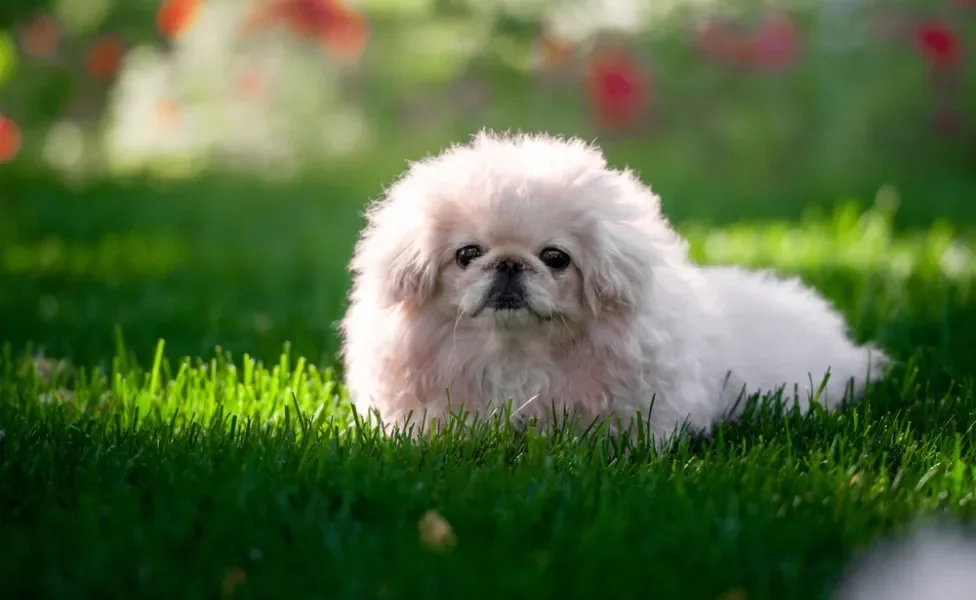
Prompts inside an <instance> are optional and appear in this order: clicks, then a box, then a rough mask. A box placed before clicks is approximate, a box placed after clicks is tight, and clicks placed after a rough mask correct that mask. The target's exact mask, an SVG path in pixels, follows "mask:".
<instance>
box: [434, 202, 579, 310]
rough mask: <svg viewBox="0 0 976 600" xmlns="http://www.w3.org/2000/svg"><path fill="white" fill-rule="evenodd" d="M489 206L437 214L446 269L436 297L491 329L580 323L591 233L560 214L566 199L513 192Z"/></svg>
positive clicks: (440, 251) (442, 264) (439, 248)
mask: <svg viewBox="0 0 976 600" xmlns="http://www.w3.org/2000/svg"><path fill="white" fill-rule="evenodd" d="M486 204H488V203H484V202H475V203H470V202H469V203H468V206H469V208H468V209H467V210H464V209H462V208H461V207H460V206H456V207H454V208H453V209H452V210H451V214H449V215H440V216H436V217H434V218H435V219H436V221H435V223H433V226H434V229H436V230H437V231H438V232H439V239H438V240H437V242H436V246H437V248H436V255H437V256H438V257H439V258H440V261H439V262H440V269H439V273H438V279H439V281H438V285H436V286H435V290H434V297H433V298H432V299H431V301H432V302H433V303H434V304H435V305H436V306H437V307H438V308H440V309H441V310H442V311H443V312H444V313H445V314H449V315H454V316H456V317H457V318H458V319H460V320H461V321H465V322H470V323H472V324H475V325H481V326H485V327H503V328H510V327H520V328H521V327H526V326H530V325H532V324H534V323H545V322H547V321H550V320H553V319H556V320H559V321H560V322H572V321H575V320H577V319H578V318H579V316H580V315H581V314H582V313H583V311H584V306H583V303H584V298H583V274H582V270H581V269H582V267H583V265H584V263H585V261H586V260H587V250H586V248H585V243H584V239H583V236H580V235H577V234H576V233H575V232H574V231H572V230H571V229H569V228H567V227H565V220H563V219H560V218H559V214H558V207H559V206H560V202H558V201H557V200H555V199H550V198H545V197H541V196H535V197H534V198H526V197H524V196H520V195H519V194H517V193H516V192H515V191H512V193H511V195H507V196H506V195H505V194H502V195H501V196H500V197H499V198H498V201H497V202H493V203H490V204H492V205H493V206H487V205H486ZM559 223H563V226H560V225H559Z"/></svg>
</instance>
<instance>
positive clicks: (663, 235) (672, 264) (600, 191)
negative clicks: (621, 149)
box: [342, 134, 887, 440]
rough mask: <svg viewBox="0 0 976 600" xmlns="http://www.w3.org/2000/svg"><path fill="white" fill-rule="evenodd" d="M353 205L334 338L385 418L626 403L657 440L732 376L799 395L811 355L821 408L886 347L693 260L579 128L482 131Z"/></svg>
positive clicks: (360, 394) (634, 184)
mask: <svg viewBox="0 0 976 600" xmlns="http://www.w3.org/2000/svg"><path fill="white" fill-rule="evenodd" d="M369 221H370V223H369V226H368V227H367V229H366V230H365V231H364V234H363V237H362V238H361V240H360V242H359V244H358V245H357V249H356V255H355V257H354V259H353V262H352V269H353V271H354V285H353V291H352V294H351V304H350V307H349V310H348V312H347V315H346V317H345V319H344V320H343V323H342V330H343V333H344V338H345V343H344V348H343V354H344V359H345V368H346V381H347V385H348V387H349V391H350V394H351V396H352V398H353V401H354V403H355V405H356V407H357V409H358V410H359V411H360V412H362V413H366V412H367V411H372V410H376V411H377V412H378V413H379V416H380V418H381V419H382V420H383V421H384V422H386V423H397V424H400V425H402V424H404V423H405V422H406V421H407V420H408V419H412V422H414V423H417V424H420V423H421V422H429V421H430V420H431V419H433V418H437V419H439V420H440V421H441V422H443V421H444V420H445V418H446V417H447V416H448V411H449V410H451V411H458V410H460V409H462V408H463V409H464V411H465V412H466V413H468V414H478V415H481V416H485V415H486V414H489V413H492V412H496V411H498V410H499V409H500V408H501V407H502V406H504V404H505V403H506V402H507V401H509V400H510V401H511V402H512V410H513V413H514V415H515V416H516V417H517V418H519V419H529V418H532V417H535V418H537V419H538V421H539V422H540V423H541V424H546V423H548V422H550V421H551V419H552V418H553V417H554V416H561V415H563V414H565V413H569V414H572V415H574V416H575V417H577V418H578V419H580V421H581V422H582V423H584V424H587V423H588V422H589V421H592V420H595V419H600V418H604V417H612V418H613V419H614V420H618V419H619V420H620V422H622V423H624V424H626V423H628V422H630V419H631V418H632V417H635V416H637V415H638V414H640V416H641V419H642V420H643V421H644V422H645V424H648V425H649V431H650V432H651V433H652V434H654V435H655V436H656V438H657V439H659V440H661V439H663V438H665V437H666V436H668V435H669V434H670V433H671V432H673V431H674V430H675V429H676V428H678V427H680V426H681V425H682V424H685V423H687V424H688V425H689V426H691V427H693V428H696V429H701V428H706V427H708V426H709V425H711V424H712V423H713V422H714V421H715V420H716V419H719V418H721V417H722V416H723V414H725V413H726V412H727V411H728V410H729V409H730V408H731V407H732V406H733V405H734V404H735V402H736V401H737V400H739V399H740V398H741V397H742V396H743V393H744V394H745V395H749V394H754V393H761V392H771V391H775V389H777V388H780V387H784V386H785V388H786V397H787V398H793V395H794V391H796V392H798V393H797V396H796V397H797V399H798V400H799V402H800V403H801V406H804V405H805V404H807V403H808V400H809V398H810V396H811V394H813V393H814V392H815V391H816V390H817V388H818V387H819V386H820V383H821V381H822V380H823V378H824V376H825V375H826V373H827V371H828V369H829V371H830V379H829V381H828V384H827V386H826V388H825V390H824V394H823V396H822V397H821V402H822V403H824V404H826V405H827V406H828V407H833V406H836V405H837V404H838V403H839V402H840V401H841V400H842V399H843V398H844V396H845V392H846V391H847V390H848V386H851V385H852V383H853V388H854V392H855V393H858V392H860V390H862V389H863V387H864V385H865V383H866V382H867V381H868V380H869V379H871V378H873V377H875V376H877V374H879V373H881V370H880V369H879V368H878V367H880V366H882V365H883V364H885V363H886V362H887V359H886V358H885V357H884V356H883V355H882V354H881V353H880V352H877V351H872V350H871V349H869V348H866V347H859V346H856V345H855V344H854V343H853V342H851V341H850V340H849V339H848V338H847V336H846V333H845V326H844V323H843V321H842V319H841V317H840V316H839V315H838V314H837V313H836V312H834V311H833V310H832V309H831V308H830V307H829V305H828V304H827V303H826V302H825V301H824V300H823V299H822V298H820V297H819V296H817V295H816V294H815V293H814V292H812V291H810V290H809V289H807V288H804V287H803V286H802V285H801V284H800V283H799V282H798V281H795V280H794V281H786V280H781V279H778V278H776V277H774V276H772V275H770V274H766V273H757V272H748V271H744V270H741V269H738V268H734V267H708V268H699V267H697V266H695V265H694V264H692V263H691V262H690V261H689V259H688V256H687V251H686V247H685V244H684V242H683V241H682V240H681V239H680V238H679V237H678V236H677V235H676V234H675V233H674V231H673V230H672V229H671V228H670V226H669V225H668V223H667V221H666V219H665V218H664V217H663V215H661V214H660V211H659V202H658V199H657V197H656V196H654V195H653V194H652V193H651V192H650V190H648V189H647V188H646V187H645V186H643V185H642V184H641V183H640V182H638V181H637V180H636V178H634V177H633V176H632V175H631V174H630V173H629V172H620V171H614V170H611V169H609V168H608V167H607V166H606V164H605V161H604V159H603V158H602V156H601V155H600V154H599V152H597V151H595V150H593V149H592V148H589V147H587V146H586V145H584V144H582V143H581V142H578V141H568V142H567V141H562V140H557V139H554V138H550V137H547V136H518V137H504V136H501V137H499V136H493V135H488V134H481V135H479V136H478V137H477V138H476V139H475V141H474V142H473V143H472V144H470V145H468V146H461V147H455V148H452V149H450V150H448V151H447V152H445V153H444V154H442V155H440V156H438V157H435V158H433V159H430V160H427V161H424V162H421V163H417V164H415V165H413V166H412V167H411V169H410V170H409V171H408V173H407V174H406V176H405V177H404V178H403V179H401V180H400V181H399V182H398V183H397V184H396V185H394V186H393V187H392V188H391V189H390V190H389V192H388V193H387V195H386V197H385V198H384V199H383V200H381V201H380V202H378V203H376V204H375V205H374V206H373V207H372V208H371V210H370V213H369ZM869 368H870V372H869ZM652 401H653V411H652V412H650V415H649V414H648V413H649V411H650V409H651V405H652Z"/></svg>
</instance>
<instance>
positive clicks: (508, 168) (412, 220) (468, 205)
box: [352, 134, 670, 330]
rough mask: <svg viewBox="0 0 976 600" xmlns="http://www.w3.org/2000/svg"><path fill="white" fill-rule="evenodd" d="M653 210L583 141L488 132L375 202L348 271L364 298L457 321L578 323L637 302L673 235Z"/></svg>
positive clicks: (637, 187)
mask: <svg viewBox="0 0 976 600" xmlns="http://www.w3.org/2000/svg"><path fill="white" fill-rule="evenodd" d="M658 209H659V206H658V202H657V198H656V197H655V196H654V195H653V194H652V193H651V192H650V190H648V189H647V188H646V187H644V186H643V185H641V184H640V183H639V182H638V181H637V180H636V179H635V178H634V177H633V176H631V175H630V174H629V173H624V172H619V171H613V170H610V169H608V168H607V166H606V163H605V161H604V159H603V157H602V155H601V154H600V153H599V152H597V151H595V150H593V149H591V148H589V147H587V146H586V145H584V144H582V143H581V142H566V141H562V140H556V139H553V138H549V137H544V136H535V137H531V136H521V137H517V138H505V137H494V136H490V135H485V134H482V135H480V136H478V137H477V138H476V139H475V141H474V142H473V143H472V144H469V145H467V146H462V147H456V148H452V149H451V150H448V151H446V152H445V153H443V154H441V155H440V156H437V157H435V158H433V159H429V160H427V161H423V162H421V163H417V164H414V165H413V166H412V167H411V168H410V170H409V171H408V172H407V174H406V175H405V176H404V177H403V178H402V179H401V180H400V181H398V182H397V183H396V184H395V185H394V186H393V187H392V188H391V189H390V190H389V191H388V193H387V195H386V197H385V198H384V199H382V200H381V201H379V202H378V203H376V204H375V205H374V206H373V207H372V208H371V210H370V212H369V214H368V216H369V226H368V227H367V229H366V231H365V232H364V235H363V237H362V239H361V240H360V242H359V245H358V246H357V249H356V255H355V257H354V259H353V263H352V268H353V270H354V271H355V272H356V273H357V275H358V277H357V279H358V281H357V287H358V288H359V290H360V292H358V293H366V294H374V295H377V296H381V298H380V301H381V304H384V305H403V306H405V307H406V308H407V309H408V311H417V310H423V311H424V312H425V314H439V315H441V316H442V318H443V320H445V321H450V322H453V323H454V325H455V327H464V328H491V329H516V330H519V329H522V330H529V329H532V328H533V327H534V326H536V325H540V324H541V325H545V324H547V323H552V322H554V321H555V322H557V323H559V324H561V325H570V326H571V325H572V324H573V323H578V322H581V321H583V320H586V319H590V318H596V317H599V316H600V315H601V314H606V313H608V312H610V313H620V312H623V311H627V310H632V309H634V308H635V307H636V306H637V304H638V303H639V302H640V301H641V297H642V294H643V292H644V290H645V288H646V287H647V282H648V280H649V277H650V272H651V267H652V264H653V262H654V261H655V256H654V251H655V244H659V243H661V239H663V238H662V237H661V236H662V234H663V235H664V237H665V238H666V237H667V234H668V232H670V229H669V228H668V227H667V225H666V222H665V221H664V220H663V219H662V218H661V217H660V215H659V212H658Z"/></svg>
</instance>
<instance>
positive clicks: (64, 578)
mask: <svg viewBox="0 0 976 600" xmlns="http://www.w3.org/2000/svg"><path fill="white" fill-rule="evenodd" d="M325 179H326V181H325V182H322V181H319V182H318V183H316V184H314V185H309V184H305V185H297V184H296V185H292V186H285V187H278V188H274V187H261V186H256V185H253V184H251V183H248V182H242V181H239V180H218V179H211V180H206V181H200V182H191V183H183V184H169V185H166V186H160V185H149V184H148V183H147V182H129V183H119V182H115V183H112V182H101V183H98V184H96V185H94V186H92V187H89V188H86V189H84V190H79V191H75V190H72V189H71V188H69V187H66V186H64V185H63V184H60V183H56V182H54V181H53V180H50V179H45V178H41V177H37V176H29V175H15V176H10V177H6V176H5V178H3V179H2V180H0V185H3V186H5V187H3V188H2V189H4V190H7V194H8V195H6V196H4V197H3V198H2V199H0V217H2V218H0V332H2V335H3V340H4V341H5V342H6V347H5V350H4V351H3V354H2V356H0V430H2V438H0V548H2V550H0V589H3V590H4V594H3V595H4V597H10V598H26V597H48V598H67V597H92V598H109V597H120V598H121V597H124V598H137V597H138V598H143V597H145V598H151V597H159V598H175V597H186V598H211V597H218V596H224V597H227V596H233V597H237V598H252V597H253V598H257V597H295V598H329V599H332V598H381V597H382V598H418V597H441V598H463V597H472V598H508V597H526V598H534V599H539V598H548V597H553V598H555V597H560V598H564V597H570V596H571V597H580V598H596V597H602V596H608V597H649V598H692V599H693V598H716V597H720V596H721V595H722V594H725V593H727V592H730V591H732V590H736V589H741V590H743V591H744V592H745V593H746V594H747V596H748V598H750V599H753V598H775V599H780V598H826V597H829V594H830V590H831V589H832V587H833V586H834V585H835V583H836V582H837V580H838V578H839V577H840V576H841V574H842V573H843V569H844V567H845V565H846V564H848V561H849V560H850V559H851V558H852V557H853V556H855V555H856V554H857V553H858V552H859V551H860V550H861V549H863V548H865V547H867V546H868V545H869V544H870V543H871V542H874V541H876V540H879V539H881V538H883V537H884V536H886V535H888V534H890V533H894V532H898V531H900V530H903V529H904V528H905V527H906V526H908V525H909V524H911V523H912V522H914V521H915V520H916V519H917V518H919V517H920V516H941V515H946V516H949V517H950V518H953V519H969V518H971V517H972V516H973V513H974V510H973V503H972V501H971V500H972V495H973V491H974V488H976V444H974V439H973V434H972V429H973V426H974V424H976V391H974V383H976V382H974V379H973V375H974V374H976V352H974V351H973V349H972V343H971V340H973V339H976V318H974V317H976V310H974V304H973V301H972V300H973V298H972V283H973V277H974V269H976V267H974V265H973V263H972V260H971V258H970V257H969V254H968V250H967V248H968V247H969V246H968V245H967V244H969V243H971V242H972V241H973V239H976V238H974V237H973V236H972V234H971V232H969V231H965V230H962V231H955V230H953V229H952V228H951V227H949V226H948V225H946V224H944V223H940V222H938V219H935V218H933V217H934V216H936V215H939V214H941V213H940V210H941V209H943V208H944V206H942V205H940V204H939V203H937V202H933V201H931V200H930V199H927V198H924V197H918V196H914V197H906V198H904V201H903V202H904V206H903V207H902V208H899V210H898V212H897V214H892V209H891V207H890V205H889V204H888V203H887V202H884V201H882V202H881V203H880V205H879V206H873V207H872V206H869V205H868V204H867V203H862V204H861V205H860V207H856V206H851V205H842V206H840V207H829V206H828V207H820V208H810V209H809V210H807V209H804V208H803V207H802V206H800V205H798V204H786V205H784V206H771V205H762V206H758V207H754V208H757V210H752V211H746V210H744V211H743V214H742V215H741V216H742V217H743V219H742V220H741V221H739V222H737V223H729V222H725V223H721V222H719V221H721V219H718V218H714V219H712V220H711V221H709V220H707V219H705V218H704V216H708V215H710V214H713V213H709V212H707V208H708V204H707V202H708V201H706V200H701V201H698V203H697V204H695V203H694V201H693V203H692V204H691V206H690V207H689V206H688V205H684V206H683V205H682V204H681V203H679V202H675V203H674V204H671V205H669V207H668V208H669V212H671V213H672V214H673V215H676V221H677V222H678V223H679V228H680V229H681V230H682V231H683V232H684V233H685V234H686V235H687V236H688V237H689V239H690V240H691V242H692V249H693V253H694V255H695V257H696V258H697V259H699V260H701V261H703V262H710V263H716V262H739V263H744V264H750V265H755V266H774V267H778V268H780V269H782V270H784V271H788V272H792V273H797V274H800V275H802V276H803V277H804V279H805V280H806V281H808V282H810V283H811V284H813V285H815V286H817V287H818V288H819V289H820V290H822V291H823V292H824V293H825V294H826V295H827V296H828V297H829V298H830V299H831V300H832V301H833V302H834V303H835V304H836V305H837V306H838V308H840V309H841V310H842V311H843V312H844V314H845V315H846V316H847V318H848V320H849V322H850V323H851V325H852V328H853V330H854V332H855V335H856V336H857V337H858V338H859V339H875V340H879V341H880V342H881V343H882V345H884V346H885V347H886V348H887V349H888V350H889V351H890V352H891V353H892V354H893V355H894V356H895V357H896V358H897V359H898V360H899V361H900V365H899V366H898V367H897V368H896V369H895V371H894V373H893V374H892V376H891V377H890V378H889V380H887V381H885V382H884V383H882V384H881V385H879V386H877V387H876V388H872V389H871V390H870V392H869V394H868V396H867V397H866V398H865V400H864V402H862V403H860V404H858V405H856V406H853V407H851V408H849V409H847V410H845V411H842V412H839V413H836V414H832V415H824V414H820V413H816V412H815V413H811V414H809V415H806V416H802V415H798V414H792V413H791V414H787V415H785V416H778V415H776V414H773V413H770V412H768V411H758V412H757V413H755V414H751V415H750V416H748V417H747V418H746V419H744V420H743V422H741V423H738V424H734V425H728V426H725V427H722V428H721V429H720V430H719V431H718V433H717V434H716V436H715V437H714V438H713V439H710V440H687V441H686V442H684V443H683V444H681V445H680V446H679V447H678V448H676V449H673V450H671V451H669V452H667V453H660V454H659V453H656V452H654V451H653V450H651V449H650V448H646V447H638V448H630V449H625V448H623V447H622V446H621V444H620V443H619V442H618V441H615V440H613V439H610V438H608V437H607V436H605V435H603V434H602V433H600V432H599V431H596V432H591V433H590V434H588V435H586V436H584V437H583V438H582V439H579V438H574V437H572V436H570V435H568V434H566V433H562V434H557V435H552V436H548V437H540V436H537V435H534V434H531V433H528V434H523V433H519V432H515V431H512V430H510V429H508V428H505V427H497V426H493V425H491V424H482V425H480V426H478V427H475V428H474V429H473V430H470V431H461V430H459V429H452V430H449V431H447V432H444V433H442V434H440V435H437V436H432V437H428V438H424V439H421V440H405V439H393V440H389V439H383V438H380V437H378V436H377V435H376V434H375V433H374V432H372V431H369V430H366V429H363V428H361V427H357V426H356V424H355V423H351V411H350V410H349V407H348V406H347V404H346V403H345V399H344V396H343V389H342V385H341V381H340V379H341V377H340V375H339V374H336V373H335V372H334V371H332V370H331V368H330V367H332V366H334V365H333V362H334V360H333V355H334V352H335V348H336V338H335V333H334V329H333V323H334V321H335V320H336V319H337V318H338V317H339V316H340V315H341V312H342V309H343V304H344V300H343V298H344V294H345V289H346V285H347V283H348V282H347V276H346V274H345V262H346V260H347V259H348V257H349V253H350V250H351V243H352V240H353V239H354V238H355V235H356V232H357V230H358V228H359V225H360V218H359V210H360V208H361V200H362V199H363V198H365V197H368V196H371V195H375V193H376V192H377V191H378V187H379V186H378V184H376V179H377V178H376V177H375V173H373V174H363V175H362V176H359V175H356V174H348V173H347V174H346V176H345V177H343V178H341V179H338V178H335V179H329V178H325ZM337 182H339V183H337ZM666 201H667V196H666ZM953 202H954V204H953V206H955V207H958V206H960V205H961V204H962V201H961V200H960V199H959V198H958V197H956V198H954V200H953ZM730 210H731V209H729V208H728V207H724V208H717V209H716V210H715V212H714V214H718V213H723V211H724V212H725V213H727V212H729V211H730ZM906 212H907V213H908V214H909V215H910V218H908V219H907V222H906V219H905V217H904V214H905V213H906ZM776 213H778V214H783V215H784V218H783V219H782V220H779V221H770V220H768V219H767V220H750V219H749V218H748V217H750V215H757V214H758V215H769V214H776ZM804 213H806V216H802V217H801V215H802V214H804ZM723 214H724V213H723ZM692 217H697V218H692ZM160 338H164V339H165V340H166V341H165V344H162V343H159V342H158V340H159V339H160ZM286 343H287V344H288V346H287V348H286V350H285V352H284V353H282V348H283V347H284V345H285V344H286ZM217 346H220V348H221V349H220V350H218V351H217V352H216V353H215V352H214V348H215V347H217ZM184 357H189V358H184ZM624 450H627V451H624ZM431 510H433V511H436V512H437V513H438V514H439V515H441V516H442V517H443V518H444V519H445V520H446V521H447V522H448V523H449V524H450V526H451V528H452V530H453V536H454V538H455V539H456V544H454V545H450V544H449V545H447V546H446V547H438V545H437V544H434V545H433V546H431V545H430V544H428V543H425V541H424V536H422V535H421V532H420V527H419V523H420V521H421V520H422V518H423V517H424V515H425V514H426V513H427V512H428V511H431ZM235 582H236V585H235Z"/></svg>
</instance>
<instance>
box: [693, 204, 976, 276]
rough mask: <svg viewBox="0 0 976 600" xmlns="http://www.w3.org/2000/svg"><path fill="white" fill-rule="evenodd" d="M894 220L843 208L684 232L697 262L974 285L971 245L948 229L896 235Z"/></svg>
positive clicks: (975, 266)
mask: <svg viewBox="0 0 976 600" xmlns="http://www.w3.org/2000/svg"><path fill="white" fill-rule="evenodd" d="M891 217H892V215H891V214H890V213H888V212H885V211H884V210H882V209H880V208H877V207H875V208H872V209H870V210H868V211H866V212H862V211H861V210H860V209H859V208H858V206H857V205H856V204H848V205H846V206H843V207H841V208H839V209H837V211H836V212H835V213H834V214H833V215H832V216H831V217H830V218H822V217H809V218H806V219H804V220H803V221H802V222H801V223H798V224H786V223H774V224H766V223H742V224H738V225H733V226H730V227H724V228H709V227H703V226H695V225H688V226H686V227H683V228H681V229H682V233H683V234H684V235H685V236H686V237H687V238H688V239H689V242H690V244H691V250H692V255H693V256H694V258H695V259H696V260H699V261H702V262H704V263H714V264H740V265H744V266H750V267H773V268H778V269H783V270H788V271H793V272H795V271H804V270H812V269H817V268H822V267H833V268H843V269H851V270H854V271H858V272H880V273H882V274H885V275H888V276H890V277H893V278H895V279H898V280H904V279H907V278H908V277H909V276H911V275H913V274H923V275H940V276H944V277H947V278H950V279H954V280H960V281H965V280H970V279H972V278H973V275H974V274H976V263H974V261H973V252H972V248H971V246H970V245H969V244H967V243H966V242H964V241H963V240H960V239H959V238H958V237H957V236H956V235H955V234H954V232H953V230H952V227H951V226H949V225H948V224H945V223H942V224H937V225H935V226H933V227H932V228H930V229H929V230H928V231H923V232H915V233H908V234H895V232H894V230H893V228H892V222H891Z"/></svg>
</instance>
